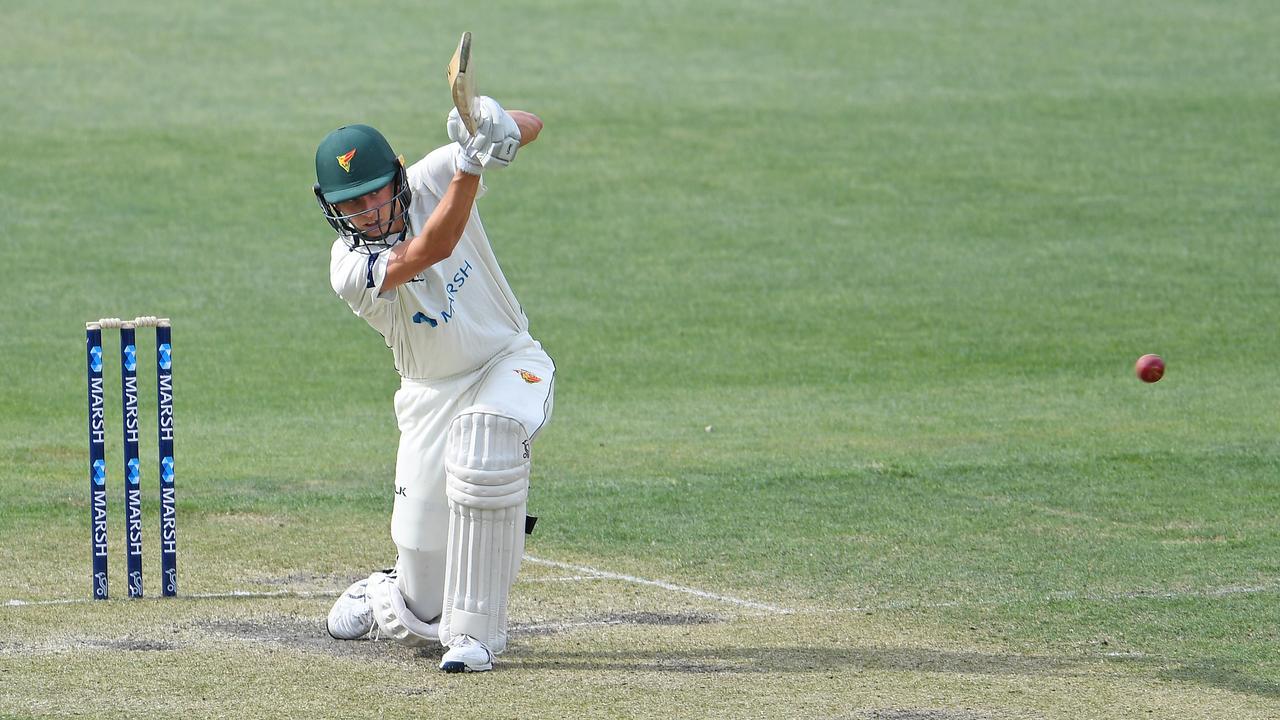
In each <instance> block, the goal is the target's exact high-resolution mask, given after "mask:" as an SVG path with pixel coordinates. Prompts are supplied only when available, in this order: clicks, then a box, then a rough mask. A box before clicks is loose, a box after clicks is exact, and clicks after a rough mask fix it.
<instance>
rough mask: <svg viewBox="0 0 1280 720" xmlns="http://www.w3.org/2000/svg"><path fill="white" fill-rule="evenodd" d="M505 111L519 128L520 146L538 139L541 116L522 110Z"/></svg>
mask: <svg viewBox="0 0 1280 720" xmlns="http://www.w3.org/2000/svg"><path fill="white" fill-rule="evenodd" d="M507 112H508V113H509V114H510V115H511V118H512V119H513V120H515V121H516V125H517V126H518V127H519V128H520V147H524V146H525V145H528V144H529V143H531V142H533V141H534V140H537V139H538V133H540V132H542V118H540V117H538V116H537V115H534V114H533V113H531V112H525V111H524V110H508V111H507Z"/></svg>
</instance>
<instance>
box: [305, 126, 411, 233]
mask: <svg viewBox="0 0 1280 720" xmlns="http://www.w3.org/2000/svg"><path fill="white" fill-rule="evenodd" d="M388 185H390V186H391V188H392V194H391V199H390V200H387V201H386V202H384V203H382V204H381V205H379V206H377V207H372V208H365V209H363V210H361V211H360V212H357V213H351V214H343V213H342V212H341V211H339V210H338V206H339V205H342V204H343V203H345V202H347V201H349V200H354V199H355V198H358V197H363V196H365V195H368V194H370V193H375V192H379V191H381V190H382V189H383V188H385V187H387V186H388ZM312 189H313V191H314V192H315V196H316V202H318V203H319V204H320V210H321V211H322V212H323V213H324V218H325V220H328V221H329V225H331V226H332V227H333V229H334V230H335V231H337V233H338V236H339V237H341V238H342V240H343V241H344V242H345V243H346V244H347V247H349V248H350V249H352V250H357V251H359V252H362V253H365V254H374V253H378V252H381V251H383V250H386V249H387V248H389V247H391V246H393V245H395V244H396V243H398V242H400V241H401V240H404V238H405V235H406V234H408V231H409V203H410V202H411V201H412V200H413V193H412V191H411V190H410V189H409V179H408V174H407V173H406V172H405V169H404V161H403V160H401V158H399V157H398V156H397V155H396V154H395V152H394V151H392V149H391V144H390V143H388V142H387V139H386V138H385V137H383V136H382V133H380V132H378V131H377V130H376V129H374V128H371V127H369V126H368V125H344V126H342V127H340V128H338V129H337V130H334V131H333V132H331V133H329V134H328V135H327V136H325V138H324V140H323V141H321V142H320V146H319V147H318V148H316V183H315V185H314V186H313V188H312ZM388 211H389V212H388ZM384 215H386V216H387V217H386V219H383V216H384ZM371 217H377V218H378V220H379V221H378V224H377V225H376V226H373V227H369V228H366V229H363V230H362V229H361V225H362V223H361V222H360V220H364V222H365V223H367V222H368V218H371ZM396 223H400V229H399V230H398V231H396V230H393V228H395V227H396Z"/></svg>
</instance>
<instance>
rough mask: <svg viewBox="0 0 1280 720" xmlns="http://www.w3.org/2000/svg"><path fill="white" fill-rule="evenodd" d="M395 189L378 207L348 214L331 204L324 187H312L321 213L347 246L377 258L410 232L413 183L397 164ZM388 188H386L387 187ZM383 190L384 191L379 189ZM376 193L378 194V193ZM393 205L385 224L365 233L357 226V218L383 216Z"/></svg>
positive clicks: (317, 184) (393, 179) (401, 166)
mask: <svg viewBox="0 0 1280 720" xmlns="http://www.w3.org/2000/svg"><path fill="white" fill-rule="evenodd" d="M391 186H392V187H393V188H395V192H394V193H392V195H391V199H390V200H388V201H386V202H385V203H382V204H381V205H378V206H376V207H371V208H368V209H365V210H362V211H360V212H357V213H351V214H349V215H344V214H342V213H341V212H339V211H338V208H337V207H336V204H335V203H331V202H329V201H328V200H325V199H324V191H323V190H321V188H320V183H316V184H315V186H314V187H313V188H312V189H313V190H314V192H315V195H316V202H318V203H319V204H320V210H321V212H323V213H324V219H325V220H328V221H329V225H330V226H332V227H333V229H334V230H335V231H337V233H338V236H339V237H341V238H342V241H343V242H345V243H346V245H347V247H348V248H350V249H351V250H354V251H356V252H361V253H364V254H366V255H373V254H376V253H380V252H382V251H383V250H387V249H389V248H391V247H392V246H394V245H395V244H396V243H399V242H400V241H401V240H404V238H405V235H407V234H408V232H409V203H410V202H411V201H412V199H413V196H412V193H411V192H410V190H409V181H408V178H407V177H406V174H405V170H404V166H403V165H399V164H397V166H396V173H395V177H393V178H392V179H391ZM384 187H385V186H384ZM378 189H379V190H380V189H381V188H378ZM373 192H377V190H374V191H373ZM387 206H390V208H389V209H390V210H391V212H390V214H389V217H388V219H387V220H386V221H385V222H380V223H378V224H377V225H376V226H375V227H374V228H373V229H372V230H361V229H360V227H359V226H358V225H357V224H356V222H355V218H357V217H360V216H362V215H367V214H369V213H374V214H379V215H380V214H381V213H382V210H383V208H386V207H387ZM397 221H401V226H400V230H399V231H398V232H392V228H394V227H395V225H396V222H397Z"/></svg>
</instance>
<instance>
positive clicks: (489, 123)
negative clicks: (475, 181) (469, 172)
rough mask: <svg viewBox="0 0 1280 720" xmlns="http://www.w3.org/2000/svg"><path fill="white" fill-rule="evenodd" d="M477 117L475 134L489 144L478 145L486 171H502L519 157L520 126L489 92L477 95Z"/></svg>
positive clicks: (474, 113) (475, 111) (473, 109)
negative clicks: (517, 153) (489, 95)
mask: <svg viewBox="0 0 1280 720" xmlns="http://www.w3.org/2000/svg"><path fill="white" fill-rule="evenodd" d="M471 112H472V115H473V116H474V117H475V120H476V123H475V124H476V135H477V136H484V138H485V139H486V141H487V142H486V143H479V144H477V147H476V149H477V156H478V159H479V161H480V164H481V165H483V166H484V167H485V169H486V170H489V169H493V170H500V169H502V168H504V167H506V166H508V165H510V164H511V161H513V160H515V159H516V151H518V150H519V149H520V126H519V125H517V124H516V121H515V119H513V118H512V117H511V114H510V113H508V112H507V111H506V110H503V109H502V106H501V105H499V104H498V101H497V100H494V99H493V98H491V97H488V96H486V95H481V96H479V97H477V98H476V100H475V104H474V105H473V106H472V109H471Z"/></svg>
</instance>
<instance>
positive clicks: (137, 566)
mask: <svg viewBox="0 0 1280 720" xmlns="http://www.w3.org/2000/svg"><path fill="white" fill-rule="evenodd" d="M139 327H154V328H155V329H156V395H157V404H156V424H157V432H158V442H157V445H156V447H157V453H156V454H157V456H158V457H159V477H160V572H161V581H162V582H161V594H162V595H164V596H165V597H173V596H175V595H177V594H178V523H177V507H176V503H175V495H174V482H173V481H174V477H173V349H172V345H171V326H170V323H169V319H168V318H157V317H153V316H145V317H139V318H135V319H133V320H121V319H119V318H104V319H101V320H98V321H96V322H94V321H91V322H87V323H85V344H86V347H87V356H88V382H89V513H90V528H91V532H90V536H91V543H92V559H93V574H92V587H93V598H94V599H95V600H106V599H107V584H108V581H107V557H108V551H107V549H108V543H107V463H106V430H107V422H106V417H105V413H104V405H105V394H104V389H103V380H102V368H103V356H102V331H103V330H104V329H119V330H120V395H121V409H122V416H123V417H122V420H123V428H124V442H123V446H122V447H123V449H124V507H125V561H126V570H127V572H128V580H129V597H131V598H136V597H142V492H141V489H140V488H139V479H140V477H141V471H142V468H141V461H140V460H139V458H138V433H139V420H138V363H137V348H136V346H135V344H134V340H135V329H136V328H139Z"/></svg>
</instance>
